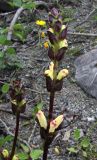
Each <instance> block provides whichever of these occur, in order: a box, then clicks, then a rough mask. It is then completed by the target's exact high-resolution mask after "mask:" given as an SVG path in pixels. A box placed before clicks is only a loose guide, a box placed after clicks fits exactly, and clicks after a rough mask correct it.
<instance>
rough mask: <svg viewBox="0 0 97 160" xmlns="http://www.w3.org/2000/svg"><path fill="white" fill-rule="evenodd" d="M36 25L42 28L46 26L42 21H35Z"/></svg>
mask: <svg viewBox="0 0 97 160" xmlns="http://www.w3.org/2000/svg"><path fill="white" fill-rule="evenodd" d="M36 24H37V25H39V26H44V25H45V24H46V22H45V21H43V20H37V21H36Z"/></svg>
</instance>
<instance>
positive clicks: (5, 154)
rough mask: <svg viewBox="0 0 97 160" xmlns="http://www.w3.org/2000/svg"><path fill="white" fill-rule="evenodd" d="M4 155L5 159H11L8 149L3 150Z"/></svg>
mask: <svg viewBox="0 0 97 160" xmlns="http://www.w3.org/2000/svg"><path fill="white" fill-rule="evenodd" d="M2 155H3V157H4V158H8V157H9V153H8V150H7V149H3V151H2Z"/></svg>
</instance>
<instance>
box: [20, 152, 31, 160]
mask: <svg viewBox="0 0 97 160" xmlns="http://www.w3.org/2000/svg"><path fill="white" fill-rule="evenodd" d="M18 157H19V160H27V159H28V158H29V155H28V154H27V153H18Z"/></svg>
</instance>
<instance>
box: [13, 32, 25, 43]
mask: <svg viewBox="0 0 97 160" xmlns="http://www.w3.org/2000/svg"><path fill="white" fill-rule="evenodd" d="M14 35H15V36H16V37H17V38H19V39H20V41H22V42H24V41H25V38H24V33H23V32H20V31H17V32H14Z"/></svg>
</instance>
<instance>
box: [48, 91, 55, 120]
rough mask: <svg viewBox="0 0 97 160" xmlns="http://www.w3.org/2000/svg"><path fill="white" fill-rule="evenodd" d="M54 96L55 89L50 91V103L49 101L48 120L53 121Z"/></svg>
mask: <svg viewBox="0 0 97 160" xmlns="http://www.w3.org/2000/svg"><path fill="white" fill-rule="evenodd" d="M54 96H55V92H53V91H52V92H50V103H49V115H48V121H51V120H52V117H53V105H54Z"/></svg>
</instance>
